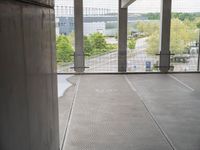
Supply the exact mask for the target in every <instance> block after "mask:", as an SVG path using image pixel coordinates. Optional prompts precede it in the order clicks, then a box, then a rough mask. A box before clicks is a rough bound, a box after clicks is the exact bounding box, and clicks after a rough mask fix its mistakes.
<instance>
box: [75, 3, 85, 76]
mask: <svg viewBox="0 0 200 150" xmlns="http://www.w3.org/2000/svg"><path fill="white" fill-rule="evenodd" d="M74 15H75V20H74V21H75V53H74V55H75V56H74V66H75V71H76V72H84V71H85V68H84V67H85V57H84V50H83V0H74Z"/></svg>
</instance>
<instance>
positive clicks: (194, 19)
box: [170, 0, 200, 72]
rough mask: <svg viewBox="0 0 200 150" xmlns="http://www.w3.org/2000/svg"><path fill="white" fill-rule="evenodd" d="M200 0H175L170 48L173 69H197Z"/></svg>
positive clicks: (185, 70)
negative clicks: (172, 54)
mask: <svg viewBox="0 0 200 150" xmlns="http://www.w3.org/2000/svg"><path fill="white" fill-rule="evenodd" d="M199 8H200V2H199V1H196V0H190V1H183V0H181V1H180V0H173V3H172V19H171V45H170V50H171V52H172V53H174V54H175V55H174V56H171V65H172V66H174V70H173V71H184V72H187V71H197V62H198V36H199V29H198V27H197V24H198V22H200V9H199Z"/></svg>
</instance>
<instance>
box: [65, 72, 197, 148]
mask: <svg viewBox="0 0 200 150" xmlns="http://www.w3.org/2000/svg"><path fill="white" fill-rule="evenodd" d="M76 78H77V79H76V81H74V83H75V87H74V89H73V91H74V92H73V94H72V93H71V94H72V95H73V97H74V98H73V100H70V101H72V102H71V107H70V108H71V109H70V113H69V114H70V115H69V118H68V122H67V125H68V126H67V130H66V132H65V134H64V137H65V138H64V144H63V149H64V150H173V149H174V150H199V149H200V125H199V124H200V109H199V108H200V94H199V93H200V90H199V88H200V82H198V81H199V80H200V75H199V74H176V75H158V74H157V75H83V76H76ZM67 93H68V92H66V93H65V94H67ZM68 96H69V95H68ZM68 99H69V97H67V96H66V97H65V96H63V101H68Z"/></svg>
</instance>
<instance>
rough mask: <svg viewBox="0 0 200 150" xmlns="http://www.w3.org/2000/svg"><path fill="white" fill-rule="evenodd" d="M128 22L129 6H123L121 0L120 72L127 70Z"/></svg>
mask: <svg viewBox="0 0 200 150" xmlns="http://www.w3.org/2000/svg"><path fill="white" fill-rule="evenodd" d="M127 24H128V8H121V0H119V34H118V35H119V36H118V38H119V39H118V72H126V68H127Z"/></svg>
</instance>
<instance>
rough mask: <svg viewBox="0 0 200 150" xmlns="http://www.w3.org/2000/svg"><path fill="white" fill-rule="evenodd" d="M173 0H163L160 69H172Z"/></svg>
mask: <svg viewBox="0 0 200 150" xmlns="http://www.w3.org/2000/svg"><path fill="white" fill-rule="evenodd" d="M171 5H172V0H162V1H161V32H160V67H159V68H160V71H161V72H168V71H169V69H170V55H171V53H170V29H171Z"/></svg>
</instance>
